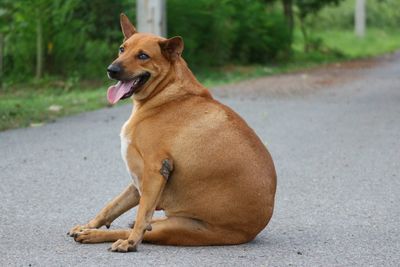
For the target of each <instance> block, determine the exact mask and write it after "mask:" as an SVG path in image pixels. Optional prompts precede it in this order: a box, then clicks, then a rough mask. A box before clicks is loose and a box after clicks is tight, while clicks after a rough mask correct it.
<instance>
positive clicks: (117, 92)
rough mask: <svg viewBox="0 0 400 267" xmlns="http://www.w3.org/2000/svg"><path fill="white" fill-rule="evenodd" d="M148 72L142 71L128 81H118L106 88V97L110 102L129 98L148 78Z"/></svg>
mask: <svg viewBox="0 0 400 267" xmlns="http://www.w3.org/2000/svg"><path fill="white" fill-rule="evenodd" d="M149 78H150V73H148V72H144V73H142V74H139V75H137V76H136V77H134V78H133V79H131V80H129V81H118V83H117V84H115V85H112V86H110V87H109V88H108V91H107V99H108V102H110V104H115V103H117V102H118V101H119V100H121V99H125V98H129V97H131V96H132V95H133V94H134V93H137V92H139V91H140V89H141V88H142V86H143V85H144V84H145V83H146V82H147V81H148V80H149Z"/></svg>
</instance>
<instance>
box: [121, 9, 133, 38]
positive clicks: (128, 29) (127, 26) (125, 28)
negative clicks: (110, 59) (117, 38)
mask: <svg viewBox="0 0 400 267" xmlns="http://www.w3.org/2000/svg"><path fill="white" fill-rule="evenodd" d="M120 23H121V29H122V33H123V34H124V37H125V40H127V39H128V38H129V37H131V36H132V35H134V34H135V33H136V29H135V27H134V26H133V25H132V23H131V22H130V21H129V19H128V17H127V16H126V15H125V14H124V13H121V15H120Z"/></svg>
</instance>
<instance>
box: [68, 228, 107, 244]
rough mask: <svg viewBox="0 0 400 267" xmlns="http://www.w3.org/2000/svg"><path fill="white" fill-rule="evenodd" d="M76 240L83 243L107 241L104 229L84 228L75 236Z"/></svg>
mask: <svg viewBox="0 0 400 267" xmlns="http://www.w3.org/2000/svg"><path fill="white" fill-rule="evenodd" d="M74 240H75V241H76V242H79V243H83V244H90V243H92V244H93V243H100V242H104V241H106V240H105V239H104V231H102V230H99V229H84V230H83V231H81V232H77V233H76V234H75V236H74Z"/></svg>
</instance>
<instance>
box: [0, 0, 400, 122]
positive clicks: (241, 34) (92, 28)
mask: <svg viewBox="0 0 400 267" xmlns="http://www.w3.org/2000/svg"><path fill="white" fill-rule="evenodd" d="M137 9H138V6H137V3H136V1H134V0H120V1H105V0H92V1H79V0H1V3H0V88H1V89H0V119H1V121H0V130H4V129H9V128H15V127H22V126H29V125H30V126H35V125H40V124H41V123H43V122H47V121H51V120H54V118H56V117H58V116H63V115H67V114H73V113H77V112H81V111H86V110H92V109H97V108H100V107H105V106H107V103H106V97H105V95H106V88H107V87H108V86H109V85H110V84H112V81H109V80H107V77H106V67H107V66H108V64H109V63H110V62H112V61H113V59H114V58H115V57H116V56H117V51H118V47H119V45H120V43H121V41H122V34H121V30H120V26H119V14H120V13H121V12H124V13H126V14H127V15H128V17H129V18H130V19H131V21H132V22H133V23H134V24H136V19H137V14H138V10H137ZM164 12H165V14H166V32H167V36H168V37H170V36H174V35H180V36H182V37H183V38H184V41H185V51H184V53H183V57H184V58H185V60H186V61H187V62H188V65H189V67H190V68H191V69H192V70H193V71H194V73H195V74H196V76H197V77H198V78H199V80H200V81H201V82H203V83H204V84H205V85H206V86H209V87H210V86H211V87H212V86H215V85H218V84H223V83H228V82H235V81H239V80H243V79H247V78H251V77H256V76H261V75H271V74H276V73H282V72H286V71H292V70H297V69H299V68H306V67H312V66H317V65H319V64H326V63H332V62H339V61H344V60H351V59H355V58H365V57H371V56H377V55H381V54H384V53H388V52H393V51H395V50H396V49H399V48H400V27H399V26H400V1H399V0H220V1H214V0H193V1H183V0H165V11H164ZM139 14H140V13H139ZM356 14H358V15H356ZM364 15H365V16H364ZM356 18H358V19H356ZM356 22H357V23H356ZM357 24H358V25H357Z"/></svg>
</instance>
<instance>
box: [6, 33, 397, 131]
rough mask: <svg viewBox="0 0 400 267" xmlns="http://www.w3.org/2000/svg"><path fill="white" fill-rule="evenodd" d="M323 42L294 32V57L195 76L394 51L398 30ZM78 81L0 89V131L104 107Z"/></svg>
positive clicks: (96, 93) (102, 98) (222, 76)
mask: <svg viewBox="0 0 400 267" xmlns="http://www.w3.org/2000/svg"><path fill="white" fill-rule="evenodd" d="M314 36H315V37H317V38H320V39H321V40H322V43H323V46H322V48H321V49H319V51H317V52H315V51H314V52H310V53H304V52H303V51H302V47H303V43H302V39H301V36H300V34H299V33H296V34H295V42H294V44H293V57H292V59H291V60H290V61H286V62H281V63H280V64H279V65H264V66H260V65H258V66H254V65H252V66H226V67H223V68H218V69H206V70H202V71H198V72H197V73H196V76H197V77H198V79H199V80H200V81H201V82H202V83H203V84H205V85H206V86H207V87H212V86H216V85H221V84H226V83H233V82H237V81H240V80H245V79H250V78H254V77H260V76H265V75H272V74H278V73H285V72H289V71H293V70H299V69H304V68H308V67H314V66H317V65H321V64H326V63H332V62H337V61H344V60H351V59H356V58H365V57H372V56H377V55H381V54H384V53H389V52H393V51H395V50H397V49H399V48H400V32H399V31H397V32H387V31H383V30H379V29H369V31H368V33H367V35H366V37H365V38H364V39H360V38H357V37H355V36H354V34H353V32H351V31H334V30H332V31H329V32H318V33H314ZM111 83H112V82H111V81H108V82H105V83H104V84H105V85H104V86H98V85H95V84H90V83H86V82H85V83H83V82H82V83H81V82H78V81H75V82H73V84H72V85H71V84H68V83H67V85H66V84H65V83H60V82H52V81H49V82H41V83H40V84H33V85H32V84H28V85H14V86H11V87H8V88H6V89H3V90H0V130H5V129H10V128H18V127H26V126H40V125H42V124H43V123H46V122H51V121H54V120H55V119H56V118H57V117H61V116H65V115H71V114H76V113H79V112H83V111H89V110H95V109H98V108H102V107H106V106H107V105H108V104H107V101H106V91H107V85H110V84H111Z"/></svg>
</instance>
